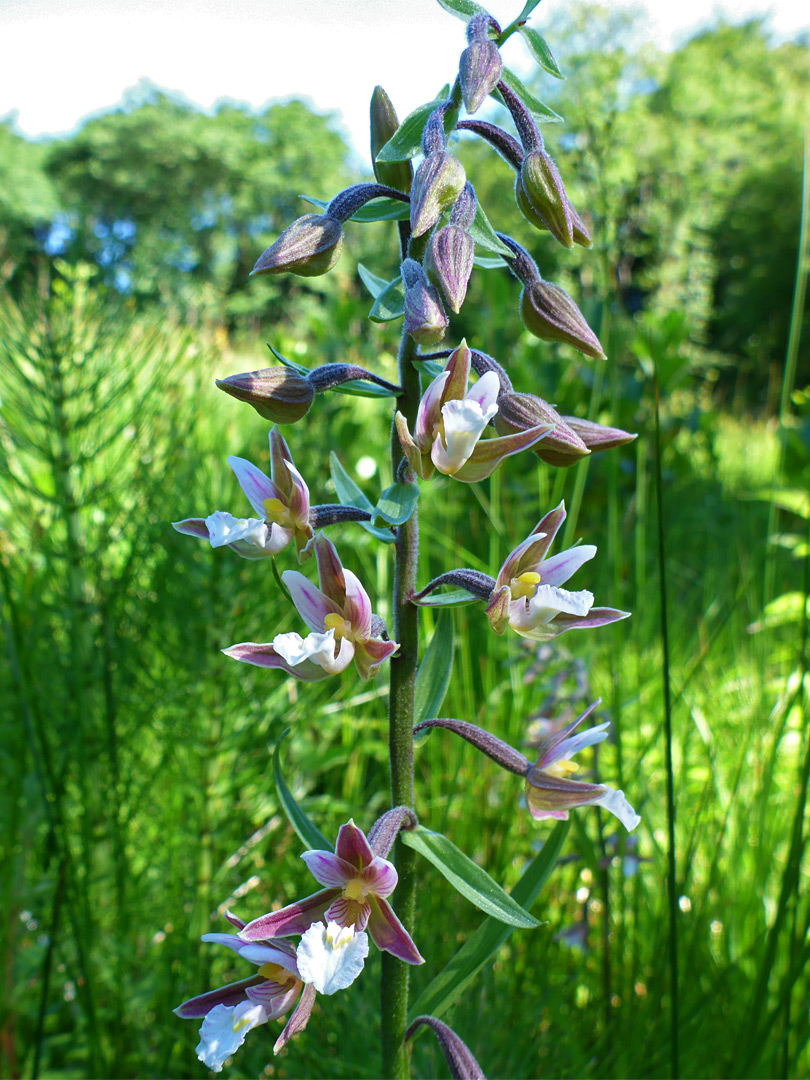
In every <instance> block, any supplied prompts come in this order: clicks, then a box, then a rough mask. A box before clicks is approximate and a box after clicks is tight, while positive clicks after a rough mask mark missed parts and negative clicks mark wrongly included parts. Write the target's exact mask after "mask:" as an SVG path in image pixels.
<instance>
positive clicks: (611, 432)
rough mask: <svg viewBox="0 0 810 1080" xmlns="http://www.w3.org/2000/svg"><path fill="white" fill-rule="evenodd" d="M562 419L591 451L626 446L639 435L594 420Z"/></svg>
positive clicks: (567, 417)
mask: <svg viewBox="0 0 810 1080" xmlns="http://www.w3.org/2000/svg"><path fill="white" fill-rule="evenodd" d="M562 419H563V420H564V421H565V423H566V424H567V425H568V427H570V428H571V429H572V431H575V432H576V433H577V435H578V436H579V437H580V439H582V441H583V442H584V443H585V445H586V446H587V447H588V449H589V450H591V451H599V450H611V449H612V448H613V447H614V446H625V445H626V444H627V443H630V442H632V441H633V440H634V439H637V438H638V435H633V434H631V433H630V432H629V431H622V430H621V428H614V427H607V425H605V424H597V423H594V421H593V420H580V418H579V417H578V416H564V417H563V418H562Z"/></svg>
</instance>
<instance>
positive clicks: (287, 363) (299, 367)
mask: <svg viewBox="0 0 810 1080" xmlns="http://www.w3.org/2000/svg"><path fill="white" fill-rule="evenodd" d="M265 345H266V346H267V348H268V349H269V350H270V352H271V353H272V354H273V356H275V358H276V360H279V361H280V362H281V363H282V364H283V365H284V367H288V368H290V370H291V371H297V372H298V374H299V375H303V376H304V377H306V376H307V375H309V368H308V367H304V365H303V364H296V362H295V361H294V360H288V359H287V357H286V356H282V355H281V353H280V352H278V351H277V350H276V349H274V348H273V346H272V345H271V344H270V342H269V341H265Z"/></svg>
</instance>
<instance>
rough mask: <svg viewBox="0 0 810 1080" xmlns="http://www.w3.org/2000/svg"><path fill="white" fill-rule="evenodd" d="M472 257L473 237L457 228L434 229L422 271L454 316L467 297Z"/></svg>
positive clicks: (473, 252)
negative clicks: (439, 290) (437, 289)
mask: <svg viewBox="0 0 810 1080" xmlns="http://www.w3.org/2000/svg"><path fill="white" fill-rule="evenodd" d="M474 255H475V245H474V243H473V238H472V237H471V236H470V234H469V233H468V232H465V230H464V229H462V228H459V226H457V225H445V226H444V228H442V229H437V230H436V232H435V233H433V235H432V236H431V238H430V240H429V241H428V246H427V250H426V251H425V264H424V265H425V272H426V273H427V276H428V278H429V279H430V281H432V282H433V284H434V285H437V286H438V287H439V288H440V289H441V290H442V293H443V295H444V298H445V300H446V301H447V303H448V304H449V305H450V309H451V311H454V312H456V314H458V312H459V311H460V310H461V305H462V304H463V303H464V297H465V296H466V295H467V284H468V282H469V280H470V275H471V274H472V268H473V257H474Z"/></svg>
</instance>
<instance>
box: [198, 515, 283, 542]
mask: <svg viewBox="0 0 810 1080" xmlns="http://www.w3.org/2000/svg"><path fill="white" fill-rule="evenodd" d="M205 527H206V528H207V529H208V539H209V541H210V543H211V547H215V548H216V547H224V546H225V545H226V544H233V543H235V542H236V541H237V540H246V541H248V542H250V543H252V544H254V545H255V546H256V547H257V548H260V549H262V550H263V549H265V547H266V546H267V542H268V539H269V537H268V531H267V525H266V523H265V521H264V518H235V517H234V516H233V514H228V513H226V512H225V511H224V510H216V511H214V513H213V514H209V516H208V517H207V518H206V519H205Z"/></svg>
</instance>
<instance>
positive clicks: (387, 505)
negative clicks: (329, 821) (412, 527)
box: [374, 483, 419, 525]
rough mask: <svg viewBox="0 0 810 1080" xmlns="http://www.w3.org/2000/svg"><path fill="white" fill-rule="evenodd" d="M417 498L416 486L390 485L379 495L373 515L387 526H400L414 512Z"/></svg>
mask: <svg viewBox="0 0 810 1080" xmlns="http://www.w3.org/2000/svg"><path fill="white" fill-rule="evenodd" d="M418 497H419V492H418V491H417V489H416V484H399V483H397V484H392V485H391V487H387V488H386V489H385V491H384V492H383V493H382V495H380V497H379V499H378V500H377V505H376V507H375V509H374V514H375V516H376V517H381V518H382V519H383V520H384V521H387V522H388V524H389V525H401V524H402V523H403V522H404V521H407V520H408V518H409V517H410V516H411V514H412V513H413V512H414V509H415V507H416V500H417V499H418Z"/></svg>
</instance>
